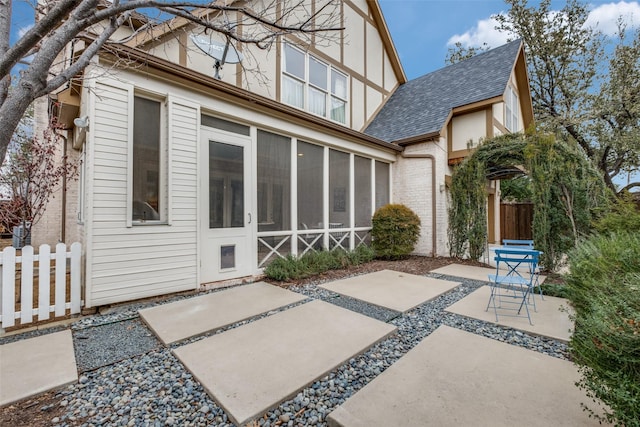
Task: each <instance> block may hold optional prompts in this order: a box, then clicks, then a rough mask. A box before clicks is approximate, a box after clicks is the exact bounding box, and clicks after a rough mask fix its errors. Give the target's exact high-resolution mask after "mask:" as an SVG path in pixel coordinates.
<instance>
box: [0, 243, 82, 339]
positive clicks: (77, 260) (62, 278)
mask: <svg viewBox="0 0 640 427" xmlns="http://www.w3.org/2000/svg"><path fill="white" fill-rule="evenodd" d="M55 249H56V251H55V253H51V247H50V246H49V245H40V248H39V252H38V254H34V252H33V247H32V246H25V247H23V248H22V254H21V255H20V256H16V250H15V249H14V248H12V247H9V248H5V249H4V250H3V251H2V253H0V290H1V292H0V328H9V327H11V326H14V325H15V324H16V319H20V324H21V325H24V324H27V323H31V322H33V321H34V316H37V317H38V319H37V320H38V321H41V320H47V319H49V318H50V317H51V313H53V317H62V316H64V315H65V314H66V310H70V311H71V314H77V313H80V309H81V306H82V301H81V257H82V245H81V244H80V243H73V244H72V245H71V250H70V252H67V247H66V245H65V244H64V243H58V244H57V245H56V248H55ZM67 259H70V260H71V261H70V262H69V267H70V272H71V286H70V294H71V295H67V294H66V293H67V290H66V288H67V286H66V282H67ZM52 260H53V261H54V262H53V266H54V267H55V276H54V277H55V280H54V283H53V285H54V287H53V292H54V303H53V304H51V303H50V300H51V285H52V283H51V265H52V262H51V261H52ZM36 262H37V263H38V266H37V268H34V264H35V263H36ZM18 264H21V266H20V267H21V269H20V270H21V271H20V273H21V286H20V310H16V286H17V277H16V270H17V268H16V266H17V265H18ZM36 276H37V277H38V301H37V305H36V307H33V305H34V304H33V295H34V277H36ZM67 300H69V302H67Z"/></svg>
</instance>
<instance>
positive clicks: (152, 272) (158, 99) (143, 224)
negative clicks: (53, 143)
mask: <svg viewBox="0 0 640 427" xmlns="http://www.w3.org/2000/svg"><path fill="white" fill-rule="evenodd" d="M312 3H313V2H312V1H311V0H309V4H310V5H312ZM310 7H312V6H310ZM339 18H340V23H341V26H343V27H344V30H342V31H341V32H340V33H339V35H338V36H337V37H336V40H335V43H333V44H328V45H325V44H321V43H314V39H313V38H311V39H310V41H308V42H306V43H303V42H302V41H301V40H299V39H297V38H296V37H293V36H288V37H283V38H282V39H281V40H280V42H279V43H277V44H276V45H275V46H274V48H273V49H272V50H270V51H267V52H263V51H260V50H257V49H256V48H255V47H246V46H240V47H238V50H239V51H240V53H242V54H243V56H244V58H245V59H244V60H243V63H242V64H226V65H225V66H224V68H223V70H222V76H221V79H220V80H219V79H215V78H214V77H213V64H214V60H213V59H212V58H210V57H208V56H206V55H204V54H203V53H202V52H201V51H200V50H198V49H197V48H196V47H195V46H194V39H193V38H192V37H191V36H192V35H195V36H199V37H205V36H206V37H209V36H208V35H203V34H202V31H201V30H200V29H199V28H198V27H196V26H193V25H192V24H189V23H188V22H186V21H184V22H183V21H180V19H176V20H174V21H173V22H172V24H171V26H160V27H158V28H157V29H156V30H154V31H153V32H152V33H150V34H146V35H145V36H143V37H138V38H133V39H132V40H131V41H130V42H129V43H128V45H127V46H121V45H120V46H113V47H112V48H111V49H110V50H109V51H108V52H107V51H105V52H102V53H101V54H100V55H99V57H98V58H97V60H96V61H95V63H94V64H92V65H91V66H90V67H88V68H87V69H86V70H85V72H84V79H83V85H82V87H81V88H80V87H75V86H74V87H71V86H70V87H69V88H67V89H65V90H64V91H62V92H61V93H59V94H58V95H57V96H54V97H53V98H54V99H55V106H56V108H55V109H54V110H53V111H54V112H55V113H56V114H58V115H59V116H61V117H62V116H63V115H65V116H69V117H71V120H68V119H69V117H67V118H66V120H67V121H69V122H70V123H72V122H73V120H72V119H73V117H74V116H77V117H84V116H87V117H88V119H89V120H88V121H89V123H90V125H89V127H88V128H75V129H72V130H73V132H70V135H69V142H68V151H69V152H71V153H73V155H74V156H77V157H82V158H83V167H82V169H83V171H82V176H81V178H80V180H79V182H78V183H77V185H75V184H72V185H71V186H70V188H69V190H68V192H67V197H66V198H65V199H63V200H66V201H63V202H62V206H56V207H55V208H53V209H50V210H49V212H48V215H47V218H45V220H44V221H43V222H42V223H41V224H42V225H43V226H40V227H38V228H36V229H35V230H34V240H35V241H37V242H38V243H40V242H47V241H48V242H52V241H55V240H57V239H58V238H59V237H58V236H60V235H61V234H62V233H58V230H60V227H59V226H57V227H56V226H53V224H55V223H56V222H58V223H60V221H61V218H60V216H63V217H64V221H62V224H65V225H63V229H64V230H65V237H64V238H65V239H67V240H68V241H70V240H81V241H82V242H83V243H84V245H83V248H84V250H85V254H84V255H85V256H84V262H85V298H84V300H85V304H86V305H87V306H88V307H91V306H99V305H104V304H110V303H115V302H120V301H127V300H132V299H136V298H143V297H149V296H154V295H160V294H167V293H172V292H177V291H183V290H189V289H197V288H198V287H199V286H201V285H202V284H206V283H210V282H218V281H222V280H229V279H233V280H235V279H240V280H244V279H243V278H245V277H252V276H256V275H259V274H260V273H261V271H262V269H263V267H264V266H266V265H267V264H268V263H269V262H271V261H272V260H273V259H275V258H276V257H278V256H285V255H287V254H294V255H300V254H304V253H306V252H308V251H312V250H321V249H325V250H333V249H336V248H343V249H354V248H355V247H357V246H358V245H360V244H366V243H368V242H369V241H370V235H369V232H370V229H371V216H372V214H373V212H374V211H375V209H377V208H378V207H380V206H382V205H384V204H386V203H389V202H392V201H393V202H399V203H405V204H407V205H408V206H409V207H411V208H412V209H414V210H415V211H416V212H417V213H418V215H420V217H421V219H422V224H423V226H422V236H421V239H420V242H419V246H418V248H417V249H416V252H417V253H419V254H424V255H447V254H448V249H447V247H446V229H447V211H446V208H447V197H448V196H447V189H446V181H447V176H449V175H451V173H452V169H451V168H452V165H454V164H455V163H456V162H458V161H459V160H460V159H461V158H463V157H464V156H466V155H468V154H469V152H470V151H469V150H470V149H473V147H474V146H475V145H476V144H477V143H478V141H479V140H480V139H481V138H485V137H490V136H492V135H496V134H499V133H501V132H507V131H514V130H520V129H522V128H523V127H526V126H527V125H528V124H529V123H530V122H531V120H532V119H531V117H532V116H531V100H530V95H529V91H528V80H527V75H526V68H525V64H524V54H523V50H522V46H521V44H520V43H519V42H514V43H511V44H508V45H505V46H504V47H501V48H498V49H495V50H493V51H489V52H487V53H484V54H482V55H478V56H477V57H475V58H472V59H470V60H467V61H464V62H462V63H459V64H456V65H453V66H451V67H447V68H444V69H442V70H439V71H436V72H434V73H431V74H427V75H426V76H423V77H420V78H418V79H416V80H413V81H410V82H407V81H406V77H405V75H404V72H403V70H402V66H401V64H400V62H399V60H398V55H397V53H396V51H395V48H394V47H393V43H392V41H391V39H390V36H389V33H388V30H387V27H386V25H385V23H384V19H383V17H382V13H381V11H380V7H379V5H378V3H377V2H376V1H365V0H345V1H344V2H342V4H341V5H340V10H339ZM226 19H232V18H229V17H227V18H226ZM169 29H171V30H172V31H169ZM122 31H123V32H126V29H123V30H122ZM238 31H242V27H241V26H239V27H238ZM81 48H82V44H81V43H78V44H77V45H76V46H74V49H73V52H76V53H75V54H77V52H78V50H80V49H81ZM114 53H117V54H118V55H117V56H114ZM122 57H126V58H127V63H126V64H125V65H123V63H122V62H121V61H118V58H122ZM251 69H259V73H258V74H255V73H252V72H250V70H251ZM488 185H489V186H490V188H492V192H493V195H492V196H491V197H490V200H489V203H490V206H491V205H492V204H493V205H494V206H497V205H498V203H499V183H497V182H491V183H489V184H488ZM76 194H77V196H76ZM65 204H66V206H65ZM491 211H492V210H491V208H490V212H491ZM493 212H496V213H497V212H499V210H498V209H493ZM61 213H64V215H61ZM495 217H496V218H493V219H491V220H490V221H491V222H494V223H495V224H499V222H498V218H497V215H495ZM76 218H77V220H76ZM490 229H491V233H492V239H498V238H499V230H498V229H497V226H494V227H493V228H491V227H490ZM48 230H54V232H53V233H49V234H47V231H48Z"/></svg>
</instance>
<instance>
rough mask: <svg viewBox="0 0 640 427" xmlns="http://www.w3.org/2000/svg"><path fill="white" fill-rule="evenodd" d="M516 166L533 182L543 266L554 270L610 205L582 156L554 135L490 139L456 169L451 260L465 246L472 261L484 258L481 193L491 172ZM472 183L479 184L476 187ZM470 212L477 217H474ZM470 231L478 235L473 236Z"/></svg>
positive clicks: (536, 234) (596, 175) (536, 232)
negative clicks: (596, 218) (598, 214)
mask: <svg viewBox="0 0 640 427" xmlns="http://www.w3.org/2000/svg"><path fill="white" fill-rule="evenodd" d="M515 167H518V168H520V169H522V170H523V171H524V172H525V173H526V174H527V175H528V176H529V178H530V180H531V184H532V193H533V194H532V197H531V198H532V202H533V204H534V213H533V239H534V241H535V242H536V248H537V249H539V250H541V251H543V253H544V254H543V256H542V263H543V264H544V265H545V267H546V268H547V269H550V270H554V269H555V268H556V267H557V266H558V265H559V263H560V262H561V260H562V257H563V256H564V254H566V253H567V252H568V251H569V250H570V249H571V248H573V247H574V246H575V245H576V243H577V241H578V239H579V238H580V237H581V236H582V235H585V234H587V233H588V232H589V231H590V228H591V224H592V220H593V219H594V217H595V216H596V215H597V212H598V209H599V208H602V207H604V206H605V205H607V203H608V200H609V196H610V193H609V191H608V190H607V188H606V186H605V184H604V182H603V180H602V178H601V176H600V174H599V173H598V172H597V170H596V169H595V168H594V167H593V165H592V164H591V162H590V161H589V160H588V159H587V158H586V157H584V155H583V154H582V153H581V152H579V151H578V150H577V149H575V148H574V147H572V146H571V145H570V144H567V143H565V142H563V141H560V140H557V139H556V138H555V137H553V136H552V135H545V134H541V133H536V132H532V133H527V134H510V135H502V136H499V137H496V138H493V139H490V140H487V141H485V142H484V144H482V145H481V146H480V147H479V148H478V149H477V150H476V151H475V152H474V153H473V154H472V155H471V156H469V157H468V158H467V159H466V160H465V161H464V162H463V163H461V164H460V165H459V166H458V167H456V169H455V170H454V173H453V176H452V186H451V208H450V209H449V233H448V235H449V247H450V253H451V256H461V255H463V254H464V252H465V250H466V248H467V247H468V249H469V256H470V257H471V258H473V259H478V258H479V257H480V256H481V255H482V250H483V249H484V243H485V242H486V238H487V231H486V226H485V227H484V228H482V227H480V226H479V224H478V221H480V220H479V217H480V216H482V218H483V219H482V223H483V224H486V221H487V219H486V209H485V208H484V203H486V201H485V199H484V196H485V195H484V194H483V195H482V197H483V199H482V205H483V207H482V208H481V209H480V208H478V203H479V202H478V200H477V198H478V197H480V190H479V189H480V187H481V188H482V191H484V186H485V183H486V176H487V172H488V171H491V170H496V169H500V168H515ZM471 177H474V178H471ZM469 179H475V180H477V181H476V182H475V183H472V182H470V181H469ZM472 200H473V201H475V204H472V203H471V201H472ZM469 209H477V212H475V213H470V212H468V210H469ZM458 210H460V212H458ZM471 229H474V230H476V231H475V232H474V233H471V232H470V230H471ZM479 240H482V243H481V244H480V243H479ZM472 248H478V249H479V251H476V250H472Z"/></svg>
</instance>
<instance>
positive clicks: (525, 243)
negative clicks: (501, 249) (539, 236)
mask: <svg viewBox="0 0 640 427" xmlns="http://www.w3.org/2000/svg"><path fill="white" fill-rule="evenodd" d="M502 244H503V245H504V246H516V247H528V248H533V240H517V239H503V240H502Z"/></svg>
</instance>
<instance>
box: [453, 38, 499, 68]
mask: <svg viewBox="0 0 640 427" xmlns="http://www.w3.org/2000/svg"><path fill="white" fill-rule="evenodd" d="M487 50H489V45H488V44H487V43H482V46H463V45H462V43H461V42H456V43H455V44H454V45H453V47H450V48H449V49H448V50H447V57H446V58H445V60H444V63H445V64H447V65H452V64H455V63H458V62H460V61H464V60H465V59H469V58H473V57H474V56H476V55H477V54H479V53H482V52H486V51H487Z"/></svg>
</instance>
